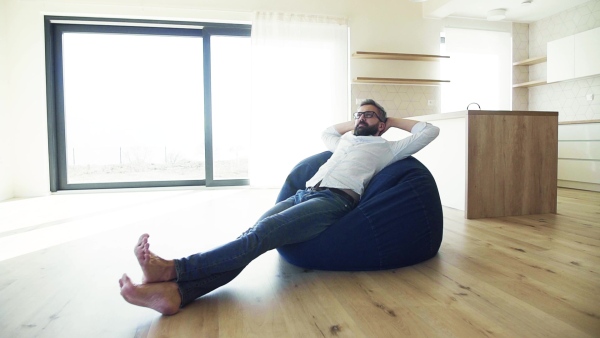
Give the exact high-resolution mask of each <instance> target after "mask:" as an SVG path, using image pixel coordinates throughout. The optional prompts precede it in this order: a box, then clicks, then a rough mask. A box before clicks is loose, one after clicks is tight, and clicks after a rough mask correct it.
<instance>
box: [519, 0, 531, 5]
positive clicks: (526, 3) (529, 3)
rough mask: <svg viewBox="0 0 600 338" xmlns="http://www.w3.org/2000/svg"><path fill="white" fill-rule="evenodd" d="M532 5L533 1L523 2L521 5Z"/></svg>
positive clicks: (526, 0)
mask: <svg viewBox="0 0 600 338" xmlns="http://www.w3.org/2000/svg"><path fill="white" fill-rule="evenodd" d="M532 3H533V0H523V1H522V2H521V5H523V6H529V5H531V4H532Z"/></svg>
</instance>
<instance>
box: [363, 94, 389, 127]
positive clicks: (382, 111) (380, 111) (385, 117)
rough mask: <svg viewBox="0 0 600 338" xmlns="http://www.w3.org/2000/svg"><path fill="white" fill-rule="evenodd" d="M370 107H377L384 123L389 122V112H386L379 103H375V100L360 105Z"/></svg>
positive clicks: (368, 100)
mask: <svg viewBox="0 0 600 338" xmlns="http://www.w3.org/2000/svg"><path fill="white" fill-rule="evenodd" d="M368 105H369V106H375V107H377V109H378V110H379V117H381V119H382V120H383V122H386V121H387V112H386V111H385V109H384V108H383V106H382V105H380V104H379V103H377V102H375V100H373V99H366V100H363V101H362V102H361V103H360V105H359V107H362V106H368Z"/></svg>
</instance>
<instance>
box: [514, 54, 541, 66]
mask: <svg viewBox="0 0 600 338" xmlns="http://www.w3.org/2000/svg"><path fill="white" fill-rule="evenodd" d="M547 60H548V57H546V56H539V57H535V58H530V59H527V60H522V61H517V62H514V63H513V66H531V65H536V64H538V63H544V62H546V61H547Z"/></svg>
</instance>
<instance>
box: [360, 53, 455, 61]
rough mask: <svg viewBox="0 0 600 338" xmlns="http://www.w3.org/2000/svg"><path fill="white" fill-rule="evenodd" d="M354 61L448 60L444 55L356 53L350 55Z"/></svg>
mask: <svg viewBox="0 0 600 338" xmlns="http://www.w3.org/2000/svg"><path fill="white" fill-rule="evenodd" d="M352 57H353V58H356V59H379V60H404V61H441V60H444V59H448V58H450V57H449V56H444V55H429V54H406V53H382V52H358V51H357V52H356V53H354V54H352Z"/></svg>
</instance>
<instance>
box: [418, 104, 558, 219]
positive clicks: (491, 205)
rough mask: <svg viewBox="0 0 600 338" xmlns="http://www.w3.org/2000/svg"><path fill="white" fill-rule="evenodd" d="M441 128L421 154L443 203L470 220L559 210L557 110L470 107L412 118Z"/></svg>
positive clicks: (419, 153)
mask: <svg viewBox="0 0 600 338" xmlns="http://www.w3.org/2000/svg"><path fill="white" fill-rule="evenodd" d="M410 118H411V119H415V120H420V121H427V122H430V123H432V124H434V125H436V126H438V127H439V128H440V135H439V137H438V138H437V139H436V140H435V141H433V142H432V143H431V144H430V145H429V146H427V147H425V148H424V149H423V150H421V151H420V152H418V153H417V154H416V155H415V157H416V158H418V159H419V160H420V161H421V162H423V164H425V166H427V168H429V170H430V171H431V173H432V174H433V176H434V177H435V180H436V183H437V185H438V188H439V190H440V197H441V199H442V204H443V205H445V206H448V207H452V208H456V209H460V210H464V211H465V217H466V218H469V219H474V218H486V217H502V216H516V215H530V214H545V213H556V194H557V162H558V112H541V111H491V110H468V111H460V112H455V113H444V114H435V115H425V116H417V117H410Z"/></svg>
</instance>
